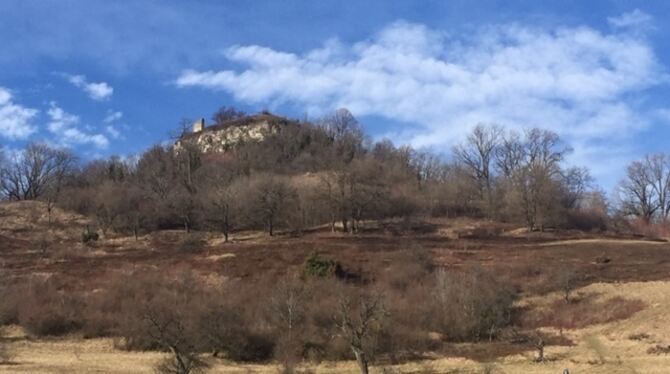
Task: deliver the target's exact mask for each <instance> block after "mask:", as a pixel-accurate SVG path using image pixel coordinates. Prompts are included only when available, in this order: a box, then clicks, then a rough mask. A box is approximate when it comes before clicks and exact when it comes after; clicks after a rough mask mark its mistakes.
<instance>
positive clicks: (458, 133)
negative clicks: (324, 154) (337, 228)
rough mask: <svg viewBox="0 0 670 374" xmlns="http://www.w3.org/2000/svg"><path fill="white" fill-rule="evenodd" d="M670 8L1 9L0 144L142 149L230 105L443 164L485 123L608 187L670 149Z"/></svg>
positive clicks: (284, 5) (75, 4) (90, 0)
mask: <svg viewBox="0 0 670 374" xmlns="http://www.w3.org/2000/svg"><path fill="white" fill-rule="evenodd" d="M667 19H670V2H668V1H662V0H658V1H633V0H625V1H624V0H612V1H597V0H594V1H583V0H572V1H571V0H562V1H541V2H540V1H531V0H527V1H502V0H498V1H495V0H481V1H471V0H469V1H461V0H454V1H447V0H444V1H386V0H379V1H376V0H371V1H341V0H338V1H329V0H324V1H297V0H295V1H293V0H286V1H235V0H231V1H214V0H211V1H205V0H198V1H196V0H194V1H167V0H165V1H97V0H81V1H75V0H59V1H56V0H40V1H31V0H16V1H15V0H2V1H0V48H2V53H0V144H2V146H3V148H4V149H5V150H7V151H9V152H11V151H12V150H16V149H20V148H21V147H22V146H23V145H25V144H26V143H27V142H31V141H44V142H48V143H50V144H53V145H57V146H67V147H70V148H72V149H73V150H74V151H75V152H76V153H77V154H78V155H79V156H80V157H81V159H82V160H88V159H93V158H98V157H107V156H110V155H121V156H127V155H132V154H137V153H139V152H141V151H142V150H144V149H146V148H147V147H149V146H150V145H152V144H155V143H159V142H165V141H167V140H168V139H169V134H170V133H172V132H174V130H176V129H177V127H178V124H179V123H180V122H182V121H183V120H184V119H195V118H200V117H204V118H206V119H207V120H209V119H210V118H211V115H212V113H213V112H214V111H215V110H216V109H217V108H218V107H220V106H223V105H227V106H235V107H238V108H241V109H243V110H246V111H249V112H257V111H261V110H270V111H272V112H274V113H277V114H281V115H285V116H289V117H293V118H318V117H319V116H321V115H323V114H325V113H327V112H329V111H332V110H334V109H337V108H342V107H345V108H348V109H349V110H350V111H351V112H352V113H353V114H354V115H355V116H356V117H357V118H358V119H359V121H360V122H361V124H362V125H363V127H364V128H365V129H366V131H367V132H368V133H369V134H370V135H371V136H372V137H373V139H375V140H378V139H382V138H388V139H390V140H392V141H393V142H394V143H396V144H398V145H400V144H408V145H412V146H414V147H417V148H426V149H431V150H434V151H435V152H438V153H442V154H444V155H445V156H447V155H448V154H449V153H450V150H451V147H452V146H453V145H454V144H456V143H458V142H459V141H462V139H463V138H464V136H465V134H467V132H468V131H469V130H471V129H472V128H473V127H474V126H476V125H477V124H479V123H483V124H497V125H500V126H503V127H505V128H509V129H516V130H522V129H524V128H528V127H539V128H544V129H549V130H552V131H555V132H557V133H558V134H559V135H560V136H561V137H562V138H563V139H564V140H565V141H566V143H568V144H569V145H570V146H571V147H572V148H573V149H574V151H573V152H572V153H571V154H570V155H569V157H568V159H567V162H568V163H569V164H570V165H579V166H586V167H588V168H590V170H591V173H592V175H593V176H594V177H595V179H596V181H597V182H598V183H599V184H600V185H601V186H603V187H604V188H605V189H606V190H607V189H610V188H612V187H613V186H614V185H615V184H616V182H617V181H618V180H619V179H620V178H621V177H622V176H623V173H624V170H625V166H626V165H627V164H628V163H629V162H630V161H632V160H634V159H636V158H639V157H642V156H643V155H645V154H647V153H654V152H670V141H669V140H670V71H669V68H670V38H668V37H667V36H668V35H670V24H668V22H665V20H667Z"/></svg>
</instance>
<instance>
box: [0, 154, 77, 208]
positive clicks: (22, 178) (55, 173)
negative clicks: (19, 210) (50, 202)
mask: <svg viewBox="0 0 670 374" xmlns="http://www.w3.org/2000/svg"><path fill="white" fill-rule="evenodd" d="M76 160H77V159H76V157H75V156H74V155H73V154H72V153H71V152H70V151H69V150H67V149H64V148H54V147H51V146H49V145H47V144H41V143H30V144H28V145H27V146H26V148H25V149H24V150H23V151H21V152H19V153H17V154H15V155H14V156H13V157H12V158H11V159H10V160H9V161H8V162H7V163H6V165H5V167H4V168H3V169H2V174H1V175H0V189H1V190H2V192H3V194H4V195H6V196H7V197H8V198H9V199H11V200H37V199H40V198H43V197H46V196H47V194H48V196H49V198H50V199H54V198H55V197H56V196H57V195H58V193H59V192H60V190H61V188H62V185H63V182H64V180H65V177H66V176H67V175H68V173H71V172H72V171H73V170H74V168H75V166H76Z"/></svg>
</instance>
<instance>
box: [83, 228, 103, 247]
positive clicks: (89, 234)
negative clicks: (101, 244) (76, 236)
mask: <svg viewBox="0 0 670 374" xmlns="http://www.w3.org/2000/svg"><path fill="white" fill-rule="evenodd" d="M98 239H100V236H99V235H98V233H97V232H95V231H91V229H89V228H88V227H86V231H84V232H83V233H82V234H81V241H82V243H84V244H88V243H90V242H97V241H98Z"/></svg>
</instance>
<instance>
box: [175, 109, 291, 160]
mask: <svg viewBox="0 0 670 374" xmlns="http://www.w3.org/2000/svg"><path fill="white" fill-rule="evenodd" d="M291 125H296V122H294V121H291V120H289V119H287V118H284V117H279V116H276V115H274V114H270V113H267V112H264V113H260V114H255V115H249V116H245V117H242V118H237V119H233V120H230V121H226V122H223V123H219V124H216V125H212V126H209V127H208V126H206V125H205V120H204V119H201V120H199V121H196V122H195V123H194V124H193V130H192V132H190V133H187V134H184V135H183V136H182V137H181V138H179V140H177V142H176V143H175V148H176V149H179V148H181V147H182V146H183V145H185V144H195V145H197V146H198V148H200V150H201V151H202V152H204V153H225V152H227V151H229V150H231V149H233V148H235V147H236V146H237V145H238V144H241V143H248V142H260V141H262V140H263V139H265V138H266V137H267V136H269V135H272V134H276V133H278V132H279V131H281V129H282V128H283V127H286V126H291Z"/></svg>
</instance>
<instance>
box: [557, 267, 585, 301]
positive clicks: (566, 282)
mask: <svg viewBox="0 0 670 374" xmlns="http://www.w3.org/2000/svg"><path fill="white" fill-rule="evenodd" d="M578 280H579V278H578V276H577V272H576V271H575V269H574V268H573V267H570V266H568V265H564V266H561V267H559V268H558V269H557V270H556V273H555V274H554V282H555V284H556V286H557V287H558V288H559V289H560V290H561V293H563V299H565V302H566V303H569V302H570V295H571V293H572V291H573V290H574V289H575V287H576V286H577V281H578Z"/></svg>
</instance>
